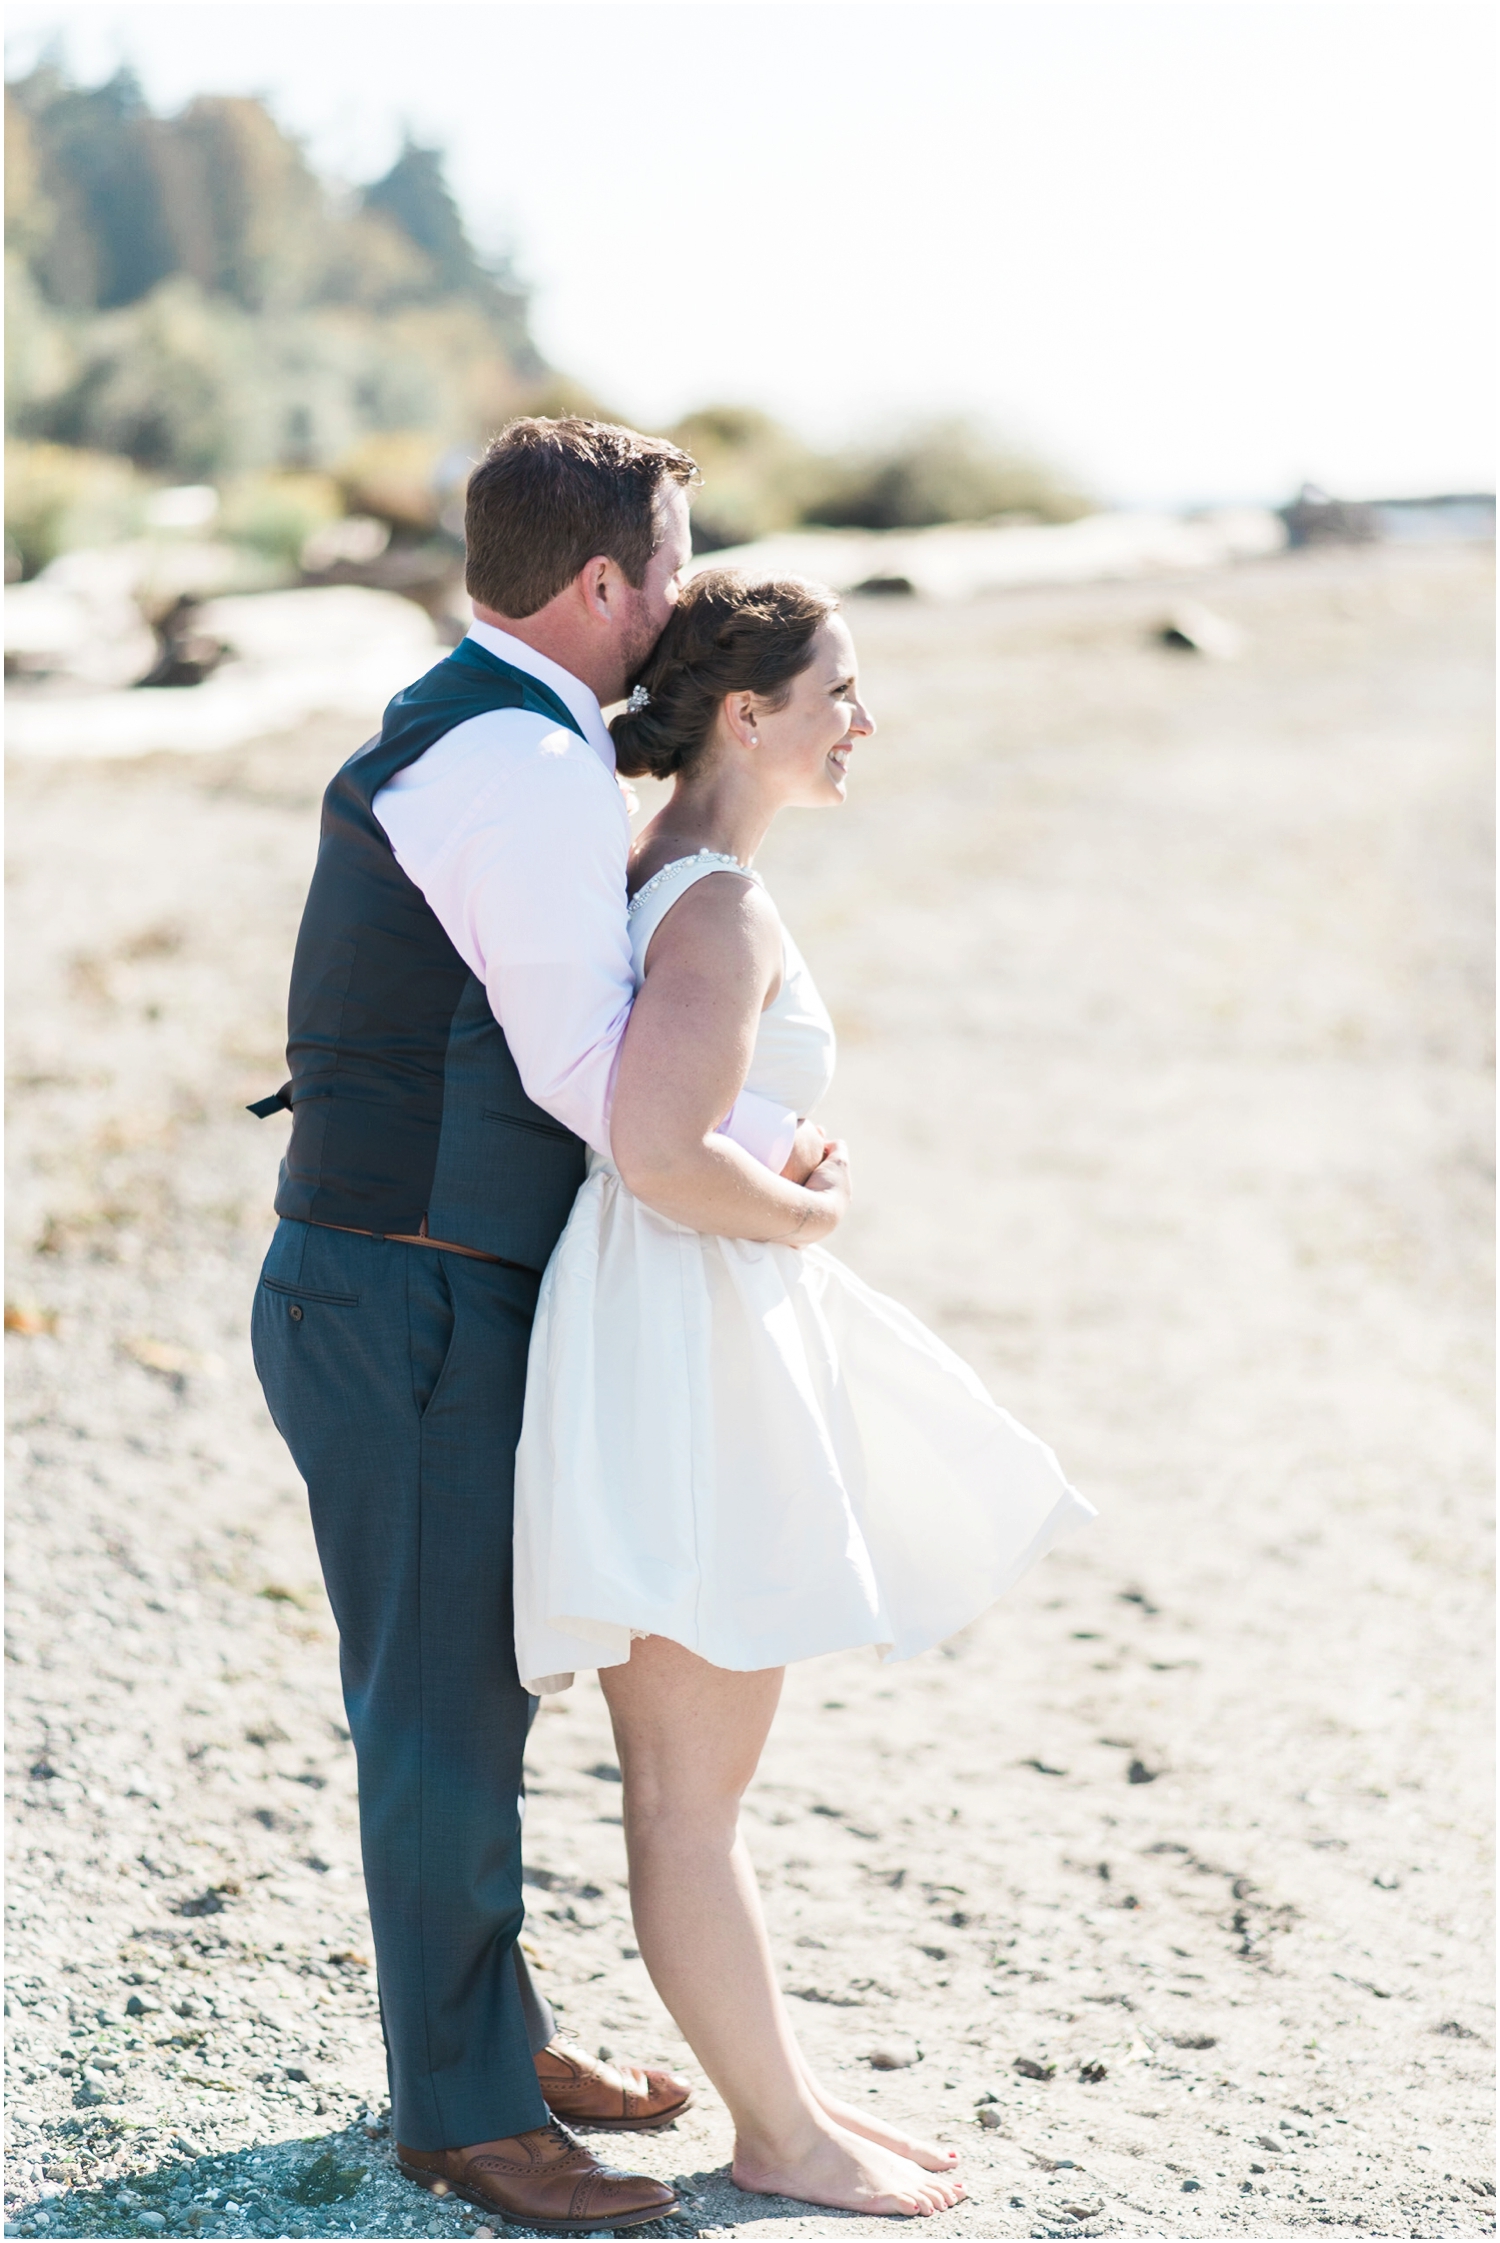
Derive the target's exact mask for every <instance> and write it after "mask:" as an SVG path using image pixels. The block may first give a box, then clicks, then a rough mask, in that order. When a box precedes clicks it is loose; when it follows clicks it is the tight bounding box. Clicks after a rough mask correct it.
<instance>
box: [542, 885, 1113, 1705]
mask: <svg viewBox="0 0 1500 2243" xmlns="http://www.w3.org/2000/svg"><path fill="white" fill-rule="evenodd" d="M727 870H732V871H735V872H739V873H740V874H741V877H743V876H744V875H743V870H742V868H741V867H740V866H738V865H737V864H736V862H735V860H734V859H733V858H732V857H723V856H717V855H714V854H712V853H710V852H709V851H707V850H704V851H701V852H700V853H699V854H698V855H697V856H696V857H685V858H682V859H680V860H679V861H678V862H677V863H675V864H670V865H668V866H666V867H665V869H664V870H663V871H661V872H659V873H658V874H657V875H656V877H655V878H654V879H653V880H649V881H647V883H646V884H645V886H644V887H643V888H642V889H641V890H640V891H639V893H638V894H637V895H636V896H635V897H634V898H633V899H632V902H631V905H630V933H631V944H632V951H633V956H634V961H635V975H636V986H637V988H639V986H640V984H641V981H642V980H643V979H644V965H645V958H646V952H647V949H648V947H649V945H650V941H651V937H652V935H653V934H654V933H655V931H656V929H657V927H658V926H659V925H660V924H661V921H662V920H663V919H664V918H665V916H666V914H667V913H668V912H669V911H670V910H671V908H672V906H673V904H674V903H676V902H677V900H678V898H679V897H680V896H682V895H683V894H684V893H685V891H686V890H687V889H688V888H690V887H691V886H692V885H693V883H694V882H695V881H697V880H701V879H704V878H706V877H707V876H708V875H709V874H711V873H716V872H721V871H727ZM749 877H750V878H752V879H755V878H758V875H756V874H753V873H752V874H751V875H750V876H749ZM785 943H786V950H785V966H784V972H783V978H782V984H781V988H780V990H779V992H778V994H777V996H776V998H775V1001H774V1002H773V1003H772V1004H770V1005H768V1006H767V1007H766V1009H765V1011H764V1012H763V1013H762V1014H761V1018H760V1025H759V1028H758V1031H757V1034H756V1039H755V1054H754V1059H753V1062H752V1065H751V1069H750V1073H749V1076H748V1078H747V1085H746V1087H747V1088H748V1089H750V1090H753V1091H758V1092H759V1093H760V1094H761V1095H762V1096H763V1097H766V1098H770V1099H774V1100H775V1101H776V1102H777V1103H779V1104H780V1105H782V1106H787V1107H791V1108H793V1109H794V1110H795V1111H796V1112H797V1113H799V1114H813V1113H816V1111H817V1108H818V1105H819V1103H820V1101H821V1100H822V1098H823V1097H824V1096H825V1094H826V1092H827V1089H828V1086H829V1083H830V1081H831V1080H832V1076H833V1060H834V1033H833V1023H832V1021H831V1020H830V1019H829V1017H828V1013H827V1011H826V1009H825V1007H824V1004H823V1001H822V999H821V997H820V996H819V995H818V992H817V989H816V987H815V986H814V983H813V979H812V976H811V975H810V974H809V972H808V970H807V967H806V965H805V964H804V963H803V960H802V958H801V957H800V955H799V953H798V951H797V948H796V945H795V944H794V943H793V942H792V940H791V938H790V936H786V937H785ZM1094 1515H1095V1514H1094V1511H1093V1507H1092V1506H1091V1505H1090V1504H1088V1503H1086V1502H1084V1500H1083V1498H1082V1497H1081V1496H1079V1495H1076V1494H1075V1493H1074V1491H1073V1490H1072V1489H1071V1488H1070V1487H1069V1486H1068V1483H1067V1481H1066V1480H1065V1479H1064V1478H1063V1475H1062V1471H1061V1468H1060V1467H1059V1465H1058V1462H1057V1459H1056V1458H1055V1457H1054V1456H1053V1454H1052V1451H1051V1450H1050V1449H1049V1448H1047V1447H1045V1446H1044V1445H1043V1443H1042V1442H1040V1441H1039V1440H1037V1438H1036V1437H1035V1435H1034V1434H1031V1433H1028V1432H1027V1431H1026V1430H1025V1428H1024V1427H1022V1426H1020V1425H1018V1424H1017V1423H1016V1421H1015V1420H1014V1418H1011V1417H1009V1416H1007V1414H1006V1412H1005V1411H1004V1410H1002V1409H1001V1408H999V1406H998V1405H997V1404H996V1403H995V1402H993V1401H991V1399H990V1397H989V1395H988V1394H987V1393H986V1392H985V1389H984V1387H983V1386H982V1385H981V1384H980V1382H979V1380H978V1378H977V1377H976V1376H975V1374H974V1373H973V1371H971V1370H970V1369H969V1367H968V1365H967V1364H966V1363H964V1362H961V1361H960V1359H959V1358H958V1356H956V1355H955V1354H954V1353H953V1352H952V1350H951V1349H950V1348H947V1347H945V1346H944V1344H943V1342H942V1341H941V1340H940V1339H938V1338H937V1337H936V1336H935V1335H934V1334H933V1333H931V1332H929V1331H928V1330H927V1329H926V1327H925V1326H924V1325H922V1324H919V1323H918V1321H917V1319H916V1318H915V1317H914V1316H911V1315H909V1314H908V1312H907V1311H906V1310H905V1309H904V1308H902V1307H900V1306H899V1304H898V1303H897V1302H895V1301H892V1300H888V1299H887V1298H886V1297H885V1296H884V1295H883V1294H880V1293H876V1292H872V1291H871V1289H870V1287H869V1286H867V1285H864V1284H862V1283H861V1282H860V1280H859V1279H858V1278H857V1277H856V1276H855V1275H854V1274H853V1272H852V1271H850V1270H848V1269H846V1268H845V1267H844V1265H843V1264H842V1263H841V1262H839V1261H837V1260H836V1259H835V1258H834V1256H833V1255H832V1254H830V1253H828V1252H826V1251H825V1250H824V1248H822V1247H821V1246H808V1247H802V1248H796V1247H791V1246H762V1245H756V1244H753V1243H751V1242H749V1241H747V1240H745V1239H737V1238H713V1237H707V1236H704V1235H703V1234H701V1233H700V1232H698V1231H694V1230H689V1229H687V1228H686V1227H685V1226H684V1225H683V1224H681V1223H674V1222H669V1221H668V1220H667V1218H666V1217H665V1216H662V1215H657V1214H654V1213H653V1212H652V1210H651V1209H650V1208H649V1207H646V1206H643V1205H642V1203H641V1201H639V1200H638V1199H636V1198H635V1197H634V1196H633V1195H632V1194H631V1193H630V1192H629V1191H627V1190H626V1188H625V1186H624V1184H623V1183H622V1182H621V1180H620V1177H619V1175H618V1173H617V1171H616V1170H615V1168H614V1167H613V1166H612V1165H611V1163H610V1162H609V1161H607V1160H605V1159H603V1158H602V1157H601V1156H600V1155H598V1154H597V1153H596V1154H592V1155H591V1156H590V1162H589V1173H588V1176H587V1178H586V1180H585V1182H584V1185H583V1188H582V1190H581V1191H580V1192H579V1194H578V1198H577V1200H576V1201H575V1202H574V1206H573V1212H572V1214H571V1216H570V1217H569V1219H568V1224H567V1228H566V1229H565V1230H564V1232H563V1235H562V1237H561V1238H560V1239H559V1241H558V1243H557V1246H556V1249H555V1250H554V1252H553V1255H552V1259H551V1261H550V1262H549V1263H548V1266H547V1272H546V1275H545V1277H544V1278H543V1280H542V1289H541V1298H540V1302H539V1304H538V1308H537V1315H536V1323H535V1326H534V1327H533V1331H532V1337H531V1355H530V1362H529V1367H528V1375H527V1382H526V1411H525V1420H524V1424H523V1428H522V1433H521V1441H520V1447H519V1449H518V1451H517V1455H516V1527H515V1611H516V1660H517V1665H518V1667H519V1670H520V1674H521V1678H522V1680H523V1681H524V1682H525V1684H526V1686H527V1688H528V1689H530V1690H533V1691H538V1692H545V1691H554V1690H563V1689H566V1688H567V1686H568V1685H569V1683H571V1681H572V1679H573V1674H574V1671H575V1670H576V1669H578V1668H589V1667H609V1666H618V1665H620V1664H621V1663H622V1662H623V1661H625V1660H626V1659H628V1658H629V1656H630V1644H631V1639H632V1637H634V1636H641V1635H661V1636H670V1637H671V1638H672V1640H673V1641H674V1642H676V1643H680V1644H683V1645H685V1646H686V1648H687V1649H688V1650H689V1651H695V1652H697V1653H698V1654H699V1655H700V1656H701V1657H702V1658H704V1659H707V1660H708V1661H709V1662H710V1663H711V1664H712V1665H714V1666H716V1667H728V1668H733V1669H736V1670H738V1671H741V1672H746V1671H750V1670H753V1669H755V1668H759V1667H778V1666H783V1665H785V1664H786V1663H787V1662H788V1661H790V1660H793V1659H810V1658H813V1657H816V1656H817V1655H818V1654H819V1653H821V1652H825V1651H846V1650H850V1649H852V1648H854V1647H855V1646H858V1645H861V1644H871V1645H874V1646H875V1647H876V1648H877V1649H878V1650H879V1651H880V1652H881V1653H882V1655H884V1656H886V1657H892V1658H897V1659H906V1658H911V1657H912V1656H913V1655H914V1654H915V1653H917V1652H919V1651H926V1650H929V1649H930V1648H931V1647H932V1646H933V1645H935V1644H939V1643H942V1642H943V1641H944V1640H945V1638H947V1637H949V1636H951V1635H954V1634H956V1633H957V1631H958V1630H959V1629H960V1628H963V1627H965V1626H967V1625H968V1623H969V1622H970V1621H971V1620H975V1619H977V1618H978V1617H979V1615H980V1614H981V1613H982V1612H984V1611H986V1610H987V1608H988V1607H989V1606H990V1605H991V1604H993V1603H994V1601H995V1599H996V1598H997V1597H999V1596H1001V1595H1002V1594H1003V1593H1004V1591H1005V1590H1006V1589H1008V1588H1009V1587H1010V1586H1011V1584H1012V1583H1013V1582H1015V1581H1016V1580H1018V1579H1019V1578H1020V1576H1021V1575H1022V1574H1023V1573H1024V1572H1025V1571H1026V1570H1027V1568H1028V1567H1029V1566H1031V1565H1033V1564H1034V1563H1035V1562H1036V1560H1037V1559H1038V1558H1040V1557H1042V1556H1043V1555H1044V1554H1045V1552H1046V1551H1047V1550H1048V1549H1049V1548H1050V1547H1051V1545H1052V1544H1053V1543H1054V1542H1055V1541H1056V1540H1057V1539H1058V1537H1059V1536H1060V1535H1062V1534H1064V1533H1066V1532H1067V1531H1068V1530H1069V1529H1070V1528H1071V1527H1074V1526H1077V1525H1080V1524H1082V1523H1083V1522H1084V1521H1085V1520H1087V1519H1091V1518H1092V1517H1093V1516H1094Z"/></svg>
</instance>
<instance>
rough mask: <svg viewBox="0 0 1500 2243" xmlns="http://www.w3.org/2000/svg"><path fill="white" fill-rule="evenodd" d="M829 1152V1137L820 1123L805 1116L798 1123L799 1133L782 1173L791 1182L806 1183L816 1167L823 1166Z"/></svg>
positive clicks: (793, 1142) (793, 1141)
mask: <svg viewBox="0 0 1500 2243" xmlns="http://www.w3.org/2000/svg"><path fill="white" fill-rule="evenodd" d="M827 1152H828V1139H827V1138H826V1137H825V1136H824V1135H823V1132H822V1130H821V1129H820V1128H819V1127H818V1124H817V1123H816V1122H815V1121H808V1120H806V1119H805V1118H804V1119H803V1120H802V1121H799V1122H798V1124H797V1134H796V1136H795V1137H794V1138H793V1139H792V1149H791V1151H790V1152H789V1153H788V1154H787V1160H786V1166H785V1168H783V1170H782V1171H781V1173H782V1175H783V1176H784V1177H785V1178H786V1180H787V1182H788V1183H789V1184H805V1183H806V1182H807V1180H808V1178H809V1176H811V1175H812V1173H813V1171H814V1169H816V1168H818V1167H820V1166H821V1164H822V1162H823V1160H824V1159H825V1158H826V1156H827Z"/></svg>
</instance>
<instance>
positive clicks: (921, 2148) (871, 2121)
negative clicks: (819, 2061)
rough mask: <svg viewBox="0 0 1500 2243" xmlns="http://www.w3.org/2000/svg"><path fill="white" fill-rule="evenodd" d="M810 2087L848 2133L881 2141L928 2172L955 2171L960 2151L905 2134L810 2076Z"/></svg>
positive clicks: (882, 2144)
mask: <svg viewBox="0 0 1500 2243" xmlns="http://www.w3.org/2000/svg"><path fill="white" fill-rule="evenodd" d="M807 2084H808V2086H809V2087H810V2088H811V2089H812V2092H813V2094H814V2096H815V2097H816V2099H817V2103H818V2107H819V2109H820V2110H823V2111H826V2112H827V2114H828V2116H829V2117H830V2118H831V2119H832V2120H833V2123H834V2125H835V2126H841V2127H842V2128H843V2129H844V2132H845V2133H846V2134H858V2135H859V2136H861V2138H862V2139H863V2140H864V2141H867V2142H878V2143H879V2144H880V2147H881V2148H882V2149H883V2150H894V2151H895V2153H896V2155H897V2157H905V2158H909V2159H910V2161H911V2163H912V2164H913V2165H920V2166H921V2168H922V2170H923V2172H924V2173H951V2172H952V2171H953V2168H954V2167H955V2166H956V2165H957V2163H958V2152H957V2150H950V2149H945V2148H944V2146H943V2144H942V2143H941V2142H921V2141H918V2140H917V2139H916V2137H915V2136H914V2135H911V2134H903V2133H902V2132H901V2129H900V2128H899V2127H898V2126H885V2125H882V2123H881V2121H880V2120H879V2119H878V2118H877V2117H876V2116H875V2114H874V2112H873V2111H861V2110H856V2109H855V2107H854V2105H853V2104H852V2103H841V2102H840V2101H839V2099H838V2097H837V2096H836V2095H830V2094H829V2093H828V2091H827V2089H826V2088H824V2087H822V2086H820V2085H819V2083H818V2081H817V2080H815V2079H813V2078H812V2077H811V2076H810V2075H809V2077H808V2082H807Z"/></svg>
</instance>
